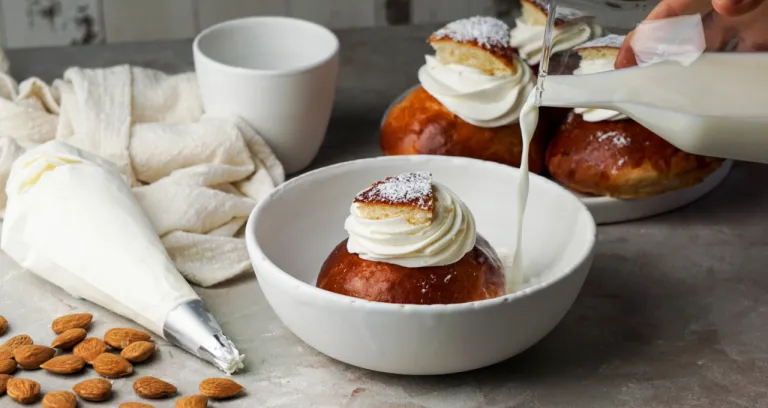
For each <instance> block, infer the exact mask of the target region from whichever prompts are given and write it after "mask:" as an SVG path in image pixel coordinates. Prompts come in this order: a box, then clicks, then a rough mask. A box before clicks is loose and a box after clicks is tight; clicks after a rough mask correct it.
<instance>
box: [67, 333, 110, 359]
mask: <svg viewBox="0 0 768 408" xmlns="http://www.w3.org/2000/svg"><path fill="white" fill-rule="evenodd" d="M106 352H107V343H104V340H102V339H99V338H96V337H89V338H87V339H85V340H83V341H81V342H80V343H78V344H77V345H76V346H75V348H74V349H72V353H74V354H75V355H76V356H80V358H82V359H83V360H85V362H86V363H88V364H93V360H95V359H96V357H98V356H100V355H101V354H102V353H106Z"/></svg>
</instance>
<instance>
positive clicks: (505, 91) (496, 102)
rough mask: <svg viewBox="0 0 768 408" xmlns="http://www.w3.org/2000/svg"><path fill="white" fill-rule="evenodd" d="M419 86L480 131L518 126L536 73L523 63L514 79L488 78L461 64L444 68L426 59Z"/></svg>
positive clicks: (509, 76)
mask: <svg viewBox="0 0 768 408" xmlns="http://www.w3.org/2000/svg"><path fill="white" fill-rule="evenodd" d="M426 60H427V63H426V64H425V65H423V66H422V67H421V68H420V69H419V82H420V83H421V86H422V87H424V89H425V90H426V91H427V92H429V94H430V95H432V96H433V97H435V99H437V100H438V101H440V103H441V104H443V106H445V107H446V109H448V110H449V111H451V112H452V113H453V114H455V115H456V116H458V117H460V118H462V119H463V120H465V121H466V122H468V123H471V124H473V125H475V126H479V127H498V126H504V125H509V124H511V123H517V121H518V119H519V117H520V109H521V108H522V106H523V101H525V97H526V95H528V94H529V93H530V91H531V89H533V80H534V77H533V71H531V69H530V68H529V67H528V66H527V65H526V64H524V63H523V62H522V61H520V63H519V64H517V65H518V70H517V73H516V74H514V75H499V76H494V75H488V74H485V73H484V72H482V71H480V70H477V69H473V68H470V67H466V66H463V65H458V64H443V63H441V62H440V61H438V60H437V58H435V57H433V56H431V55H427V56H426Z"/></svg>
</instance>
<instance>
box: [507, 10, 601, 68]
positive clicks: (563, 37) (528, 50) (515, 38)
mask: <svg viewBox="0 0 768 408" xmlns="http://www.w3.org/2000/svg"><path fill="white" fill-rule="evenodd" d="M602 31H603V29H602V28H601V27H600V26H599V25H597V24H590V23H588V22H583V21H582V22H571V23H565V24H563V25H561V26H559V27H555V29H554V31H553V32H552V51H551V52H552V54H554V53H557V52H561V51H566V50H570V49H571V48H573V47H575V46H577V45H579V44H581V43H583V42H586V41H589V40H590V39H592V38H595V37H599V36H600V35H601V34H602ZM509 35H510V40H509V45H511V46H513V47H515V48H517V52H518V53H520V56H521V57H523V59H525V62H527V63H528V64H529V65H532V66H533V65H536V64H538V63H540V62H541V57H542V53H543V52H544V49H543V45H544V26H543V25H535V24H531V23H530V22H529V21H528V20H526V19H525V18H523V17H518V18H517V19H515V28H513V29H512V31H511V32H510V33H509Z"/></svg>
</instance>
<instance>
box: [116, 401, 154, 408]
mask: <svg viewBox="0 0 768 408" xmlns="http://www.w3.org/2000/svg"><path fill="white" fill-rule="evenodd" d="M117 408H155V406H154V405H149V404H142V403H141V402H123V403H122V404H120V405H119V406H118V407H117Z"/></svg>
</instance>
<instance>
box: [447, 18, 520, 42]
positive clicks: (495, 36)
mask: <svg viewBox="0 0 768 408" xmlns="http://www.w3.org/2000/svg"><path fill="white" fill-rule="evenodd" d="M433 37H434V38H435V39H437V40H439V39H441V38H446V37H447V38H450V39H452V40H454V41H458V42H471V41H474V42H476V43H477V44H478V45H479V46H481V47H483V48H487V49H490V48H493V47H507V46H509V26H508V25H507V24H506V23H504V22H503V21H501V20H499V19H496V18H493V17H483V16H475V17H470V18H465V19H461V20H456V21H454V22H452V23H449V24H448V25H446V26H445V27H443V28H441V29H439V30H437V31H436V32H435V34H434V36H433Z"/></svg>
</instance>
